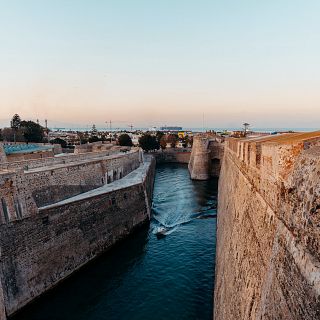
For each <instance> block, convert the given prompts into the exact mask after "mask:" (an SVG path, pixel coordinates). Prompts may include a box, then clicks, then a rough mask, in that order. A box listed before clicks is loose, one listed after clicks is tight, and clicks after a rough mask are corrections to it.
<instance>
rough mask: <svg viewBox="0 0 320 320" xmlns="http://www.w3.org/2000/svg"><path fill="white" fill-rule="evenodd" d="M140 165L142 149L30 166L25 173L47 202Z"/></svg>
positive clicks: (36, 193) (39, 201) (38, 195)
mask: <svg viewBox="0 0 320 320" xmlns="http://www.w3.org/2000/svg"><path fill="white" fill-rule="evenodd" d="M139 165H140V162H139V150H133V151H131V152H128V153H120V154H117V155H111V156H106V157H102V158H99V159H97V160H89V161H82V162H72V163H70V164H66V165H58V166H45V167H42V168H36V169H31V170H28V171H26V173H25V174H26V179H27V182H28V185H29V189H30V192H31V194H32V196H33V198H34V200H35V201H36V203H37V205H38V206H44V205H47V204H50V203H54V202H57V201H60V200H63V199H66V198H69V197H71V196H74V195H76V194H80V193H83V192H86V191H89V190H92V189H95V188H98V187H100V186H102V185H104V184H105V183H111V182H113V181H114V180H118V179H121V178H122V177H124V176H126V175H127V174H128V173H130V172H131V171H133V170H135V169H136V168H138V167H139Z"/></svg>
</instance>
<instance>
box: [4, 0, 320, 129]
mask: <svg viewBox="0 0 320 320" xmlns="http://www.w3.org/2000/svg"><path fill="white" fill-rule="evenodd" d="M319 12H320V1H319V0H308V1H306V0H269V1H257V0H251V1H249V0H161V1H155V0H134V1H133V0H100V1H99V0H90V1H89V0H86V1H84V0H55V1H49V0H28V1H25V0H19V1H18V0H10V1H7V0H0V125H7V124H8V120H9V119H10V118H11V117H12V115H13V114H14V113H18V114H19V115H20V116H21V118H23V119H33V120H35V119H39V120H40V122H43V121H44V119H48V124H49V127H50V126H57V125H65V126H70V127H71V126H75V127H76V126H82V127H85V126H92V124H93V123H95V124H96V125H97V126H100V127H101V126H104V125H106V124H105V121H109V120H112V121H113V125H114V126H119V127H120V126H121V127H124V126H127V125H129V124H132V125H134V126H135V127H151V126H159V125H181V126H183V127H202V126H203V119H204V125H205V127H208V128H210V127H217V128H222V127H238V126H239V125H241V124H242V123H243V122H248V123H250V124H251V125H252V126H253V127H259V128H262V127H300V128H301V127H303V128H317V127H320V126H319V120H320V90H319V88H320V62H319V59H320V19H319Z"/></svg>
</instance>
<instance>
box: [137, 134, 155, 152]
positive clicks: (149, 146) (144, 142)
mask: <svg viewBox="0 0 320 320" xmlns="http://www.w3.org/2000/svg"><path fill="white" fill-rule="evenodd" d="M139 145H140V147H141V148H142V149H143V150H144V151H147V152H148V151H151V150H158V149H159V148H160V144H159V142H158V141H157V138H156V137H155V136H152V135H151V134H149V133H145V134H143V135H142V136H141V137H140V138H139Z"/></svg>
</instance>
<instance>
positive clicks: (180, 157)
mask: <svg viewBox="0 0 320 320" xmlns="http://www.w3.org/2000/svg"><path fill="white" fill-rule="evenodd" d="M154 156H155V158H156V161H157V163H189V161H190V156H191V149H190V148H184V149H180V148H175V149H173V148H170V149H165V150H159V151H157V152H155V153H154Z"/></svg>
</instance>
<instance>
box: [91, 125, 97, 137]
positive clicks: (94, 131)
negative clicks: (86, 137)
mask: <svg viewBox="0 0 320 320" xmlns="http://www.w3.org/2000/svg"><path fill="white" fill-rule="evenodd" d="M91 134H92V135H93V136H97V135H98V130H97V127H96V125H95V124H93V125H92V129H91Z"/></svg>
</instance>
